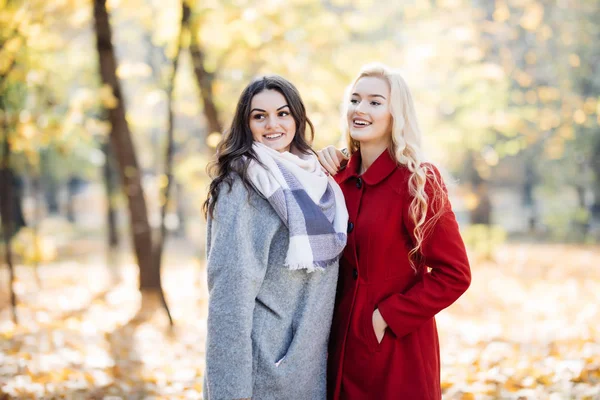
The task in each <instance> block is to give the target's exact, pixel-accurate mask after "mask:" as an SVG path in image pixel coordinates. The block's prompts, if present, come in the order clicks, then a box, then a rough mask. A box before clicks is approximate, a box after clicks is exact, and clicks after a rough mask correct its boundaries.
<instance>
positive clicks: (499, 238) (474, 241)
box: [461, 224, 507, 264]
mask: <svg viewBox="0 0 600 400" xmlns="http://www.w3.org/2000/svg"><path fill="white" fill-rule="evenodd" d="M461 235H462V237H463V240H464V242H465V245H466V246H467V248H468V249H469V251H470V255H471V262H472V263H474V264H478V261H482V260H492V259H493V258H494V254H496V252H497V251H498V248H499V247H500V246H501V245H503V244H504V243H505V241H506V237H507V233H506V230H505V229H504V228H502V227H501V226H498V225H482V224H472V225H469V226H467V227H465V228H464V229H461Z"/></svg>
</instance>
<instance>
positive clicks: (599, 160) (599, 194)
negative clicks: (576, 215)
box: [591, 132, 600, 224]
mask: <svg viewBox="0 0 600 400" xmlns="http://www.w3.org/2000/svg"><path fill="white" fill-rule="evenodd" d="M591 167H592V172H593V173H594V178H595V179H594V187H593V193H594V203H593V205H592V217H593V218H594V220H595V221H597V223H599V224H600V132H598V135H597V136H596V143H595V146H594V152H593V154H592V162H591Z"/></svg>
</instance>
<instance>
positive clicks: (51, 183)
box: [0, 0, 600, 400]
mask: <svg viewBox="0 0 600 400" xmlns="http://www.w3.org/2000/svg"><path fill="white" fill-rule="evenodd" d="M102 3H103V2H102V1H100V0H96V1H75V0H0V124H1V125H0V132H1V133H2V135H1V138H0V145H1V149H0V150H1V151H0V200H1V205H0V209H1V211H2V212H1V213H0V214H1V216H2V231H3V233H4V236H3V239H4V240H3V244H2V246H1V247H0V255H1V257H2V264H1V265H2V267H1V270H0V285H1V287H0V398H36V397H37V398H61V397H60V396H62V398H67V399H89V398H94V399H95V398H98V399H102V398H115V399H116V398H131V399H145V398H152V399H156V398H165V399H167V398H168V399H175V398H181V399H184V398H185V399H199V398H201V397H202V376H203V373H204V361H203V357H204V336H205V330H206V306H207V293H206V282H205V270H204V257H205V255H204V229H205V225H204V224H205V220H204V217H203V215H202V209H201V206H202V203H203V201H204V199H205V195H206V187H207V184H208V182H209V179H208V177H207V175H206V172H205V167H206V164H207V162H208V160H210V158H211V157H212V155H213V153H214V148H215V146H216V144H217V143H218V142H219V140H220V138H221V132H223V130H225V129H226V128H227V126H228V124H229V122H230V120H231V116H232V112H233V109H234V107H235V104H236V101H237V98H238V96H239V94H240V92H241V90H242V89H243V88H244V86H245V85H246V84H247V83H248V82H249V81H250V80H252V79H253V78H255V77H257V76H260V75H264V74H271V73H276V74H280V75H282V76H284V77H286V78H287V79H289V80H290V81H292V82H293V83H294V84H295V85H296V86H297V87H298V89H299V90H300V92H301V94H302V97H303V99H304V102H305V104H306V106H307V109H308V113H309V117H310V118H311V120H312V121H313V123H314V125H315V127H316V136H315V141H314V147H315V148H316V149H319V148H322V147H324V146H327V145H331V144H333V145H340V144H341V143H342V137H341V136H340V132H339V128H338V123H339V109H340V104H341V101H342V95H343V92H344V89H345V87H346V86H347V85H348V84H349V83H350V81H351V80H352V79H353V77H354V76H355V75H356V74H357V72H358V70H359V69H360V67H361V65H363V64H364V63H366V62H370V61H381V62H384V63H386V64H388V65H390V66H393V67H396V68H398V69H400V70H401V71H403V73H404V77H405V79H406V80H407V82H408V84H409V86H410V87H411V90H412V93H413V96H414V97H415V100H416V103H417V104H416V106H417V112H418V116H419V122H420V125H421V128H422V131H423V134H424V142H425V146H424V147H425V151H426V155H427V157H428V159H429V160H431V161H433V162H434V163H436V164H437V165H438V166H439V167H440V169H441V170H442V171H443V173H444V176H445V179H446V182H447V183H448V185H449V188H450V193H451V199H452V203H453V207H454V211H455V213H456V216H457V219H458V220H459V222H460V225H461V230H462V233H463V237H464V239H465V242H466V243H467V246H468V248H469V255H470V260H471V263H472V270H473V284H472V286H471V288H470V289H469V291H468V292H467V293H466V294H465V296H463V297H462V298H461V299H460V300H459V301H458V302H457V303H456V304H455V305H453V306H451V307H450V308H449V309H448V310H445V311H443V312H442V313H441V314H440V315H439V316H438V325H439V330H440V336H441V355H442V364H443V367H442V382H443V390H444V399H552V400H560V399H590V400H591V399H600V271H599V269H598V268H599V266H600V247H599V246H598V245H597V244H598V243H599V241H600V22H599V21H600V1H598V0H470V1H468V0H407V1H372V0H355V1H352V0H288V1H284V0H263V1H258V0H256V1H253V0H232V1H216V0H207V1H194V0H190V1H187V2H184V3H181V2H180V1H176V0H112V1H111V0H109V1H108V3H107V4H106V6H105V7H103V6H102ZM94 7H96V8H94ZM94 9H95V10H96V13H94ZM104 11H106V12H108V14H109V15H110V19H109V24H103V23H102V21H103V18H102V16H103V15H104V14H103V12H104ZM104 21H105V22H106V20H105V19H104ZM107 29H110V30H111V31H112V35H110V32H109V31H108V30H107ZM98 37H99V38H101V40H100V43H101V45H100V46H98V45H97V38H98ZM111 43H112V47H111V46H109V44H111ZM111 49H114V51H112V50H111ZM113 57H114V59H115V60H116V68H115V67H113V68H112V69H111V63H110V60H111V59H113ZM101 64H103V65H104V67H105V68H104V69H101V67H100V66H101ZM114 76H116V77H117V80H116V81H118V85H119V89H118V90H116V89H115V88H116V86H113V83H112V82H113V80H111V77H114ZM119 90H120V93H119ZM128 138H130V140H131V146H128V145H127V143H128V141H129V139H128ZM140 183H141V185H140ZM382 212H385V210H382ZM130 215H132V216H133V218H130ZM132 233H133V235H132ZM132 238H134V239H135V240H132ZM163 243H164V251H163V246H162V244H163ZM159 278H160V279H159ZM140 287H141V289H142V290H140ZM161 287H162V289H164V295H165V299H166V303H167V304H168V308H169V312H170V316H169V315H168V314H167V313H166V312H165V308H164V306H163V304H162V302H161V297H160V293H161ZM142 294H143V295H142ZM170 319H172V321H173V323H174V326H173V327H172V328H171V327H170ZM53 396H55V397H53ZM106 396H114V397H106Z"/></svg>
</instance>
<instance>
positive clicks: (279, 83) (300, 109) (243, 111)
mask: <svg viewBox="0 0 600 400" xmlns="http://www.w3.org/2000/svg"><path fill="white" fill-rule="evenodd" d="M265 90H275V91H277V92H279V93H281V95H282V96H283V97H285V99H286V101H287V104H288V106H289V107H290V112H291V114H292V117H293V118H294V121H295V122H296V133H295V135H294V139H293V140H292V143H291V148H292V149H294V150H295V151H297V152H300V153H303V154H309V153H311V152H313V150H312V148H311V147H310V143H312V140H313V138H314V135H315V129H314V126H313V124H312V122H311V121H310V119H308V117H307V115H306V108H305V107H304V103H303V102H302V98H301V97H300V93H299V92H298V89H296V87H295V86H294V85H292V83H291V82H289V81H288V80H286V79H284V78H282V77H281V76H278V75H269V76H264V77H262V78H259V79H256V80H254V81H253V82H251V83H250V84H249V85H248V86H246V88H245V89H244V91H243V92H242V94H241V95H240V99H239V100H238V103H237V106H236V109H235V115H234V117H233V121H232V122H231V127H230V128H229V130H228V131H227V132H226V133H225V135H224V136H223V139H222V140H221V142H220V143H219V145H218V146H217V154H216V159H215V160H213V161H211V162H210V163H209V164H208V167H207V170H208V175H209V176H210V177H211V178H212V182H211V183H210V187H209V190H208V195H207V197H206V201H205V202H204V206H203V207H202V209H203V211H204V216H205V217H207V216H208V215H209V214H210V216H211V217H212V216H213V212H214V209H215V204H216V202H217V199H218V198H219V193H220V191H221V184H222V183H227V185H229V190H231V185H232V184H233V174H234V173H237V174H238V175H239V176H240V177H241V178H242V182H243V183H244V185H245V186H246V188H247V189H248V190H250V187H251V186H250V181H249V179H248V165H249V163H250V161H251V160H255V161H256V162H258V163H260V161H259V160H258V158H257V156H256V153H255V152H254V150H253V149H252V143H253V138H252V131H250V111H251V104H252V98H253V97H254V96H256V95H257V94H259V93H261V92H263V91H265ZM307 125H308V127H309V128H310V135H309V133H308V132H307Z"/></svg>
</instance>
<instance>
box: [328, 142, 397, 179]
mask: <svg viewBox="0 0 600 400" xmlns="http://www.w3.org/2000/svg"><path fill="white" fill-rule="evenodd" d="M360 162H361V157H360V151H357V152H355V153H354V154H352V156H351V157H350V161H348V164H347V165H346V168H344V169H343V170H342V171H341V172H339V177H338V182H340V183H342V182H344V181H346V180H348V179H350V178H358V177H359V176H360V175H359V174H358V171H359V169H360ZM397 167H398V164H397V162H396V160H394V158H393V157H392V155H391V154H390V152H389V150H385V151H384V152H383V153H381V155H380V156H379V157H377V159H376V160H375V161H374V162H373V164H371V166H370V167H369V169H367V171H366V172H365V173H364V174H362V176H360V177H361V178H362V179H363V181H365V183H366V184H368V185H376V184H378V183H379V182H381V181H383V180H384V179H385V178H387V177H388V175H390V174H391V173H392V172H394V170H395V169H396V168H397Z"/></svg>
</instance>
